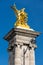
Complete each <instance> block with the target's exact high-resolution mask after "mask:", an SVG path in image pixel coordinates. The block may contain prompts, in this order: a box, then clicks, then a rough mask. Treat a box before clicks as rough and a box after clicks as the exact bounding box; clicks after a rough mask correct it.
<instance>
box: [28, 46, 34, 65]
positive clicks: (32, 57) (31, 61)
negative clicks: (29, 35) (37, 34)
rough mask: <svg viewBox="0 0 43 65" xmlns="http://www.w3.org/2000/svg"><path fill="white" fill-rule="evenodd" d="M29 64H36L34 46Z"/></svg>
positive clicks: (30, 53)
mask: <svg viewBox="0 0 43 65" xmlns="http://www.w3.org/2000/svg"><path fill="white" fill-rule="evenodd" d="M29 65H35V52H34V47H32V48H31V49H30V52H29Z"/></svg>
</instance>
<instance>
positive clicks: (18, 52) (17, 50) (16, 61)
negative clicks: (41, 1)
mask: <svg viewBox="0 0 43 65" xmlns="http://www.w3.org/2000/svg"><path fill="white" fill-rule="evenodd" d="M14 49H15V54H14V65H21V49H20V45H17V46H15V48H14Z"/></svg>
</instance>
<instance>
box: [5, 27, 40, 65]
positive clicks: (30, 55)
mask: <svg viewBox="0 0 43 65" xmlns="http://www.w3.org/2000/svg"><path fill="white" fill-rule="evenodd" d="M39 34H40V33H39V32H35V31H32V30H26V29H20V28H13V29H12V30H11V31H10V32H9V33H8V34H7V35H6V36H5V37H4V39H5V40H7V41H8V42H9V46H8V51H9V65H35V51H34V50H35V48H36V47H37V45H36V41H35V39H36V37H37V36H38V35H39Z"/></svg>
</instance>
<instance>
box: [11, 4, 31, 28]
mask: <svg viewBox="0 0 43 65" xmlns="http://www.w3.org/2000/svg"><path fill="white" fill-rule="evenodd" d="M11 8H12V9H13V10H14V12H15V14H16V23H15V24H14V25H15V27H18V26H19V27H22V28H28V29H30V26H29V25H27V20H28V16H27V13H26V12H25V11H24V10H25V8H22V9H21V10H18V9H17V8H16V5H14V6H12V7H11Z"/></svg>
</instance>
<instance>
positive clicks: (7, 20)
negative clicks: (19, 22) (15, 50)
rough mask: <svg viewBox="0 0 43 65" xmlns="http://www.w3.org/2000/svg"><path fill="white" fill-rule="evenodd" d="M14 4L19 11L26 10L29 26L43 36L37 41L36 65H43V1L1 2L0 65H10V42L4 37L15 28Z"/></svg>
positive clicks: (10, 0) (0, 0) (3, 0)
mask: <svg viewBox="0 0 43 65" xmlns="http://www.w3.org/2000/svg"><path fill="white" fill-rule="evenodd" d="M14 3H16V6H17V8H18V9H21V8H23V7H25V8H26V10H25V11H26V12H27V13H28V24H29V25H30V27H31V28H33V29H34V30H36V31H38V32H41V33H42V34H41V35H40V36H39V37H38V38H37V39H36V41H37V43H36V44H37V46H38V47H37V49H36V50H35V55H36V59H35V60H36V65H43V0H0V65H8V52H7V47H8V42H7V41H6V40H4V39H3V37H4V36H5V35H6V33H8V32H9V31H10V30H11V29H12V28H13V27H14V23H15V21H16V17H15V14H14V12H13V10H12V9H11V8H10V7H11V6H12V5H13V4H14Z"/></svg>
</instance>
